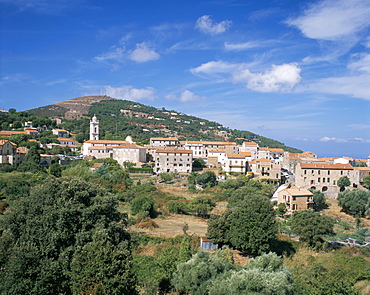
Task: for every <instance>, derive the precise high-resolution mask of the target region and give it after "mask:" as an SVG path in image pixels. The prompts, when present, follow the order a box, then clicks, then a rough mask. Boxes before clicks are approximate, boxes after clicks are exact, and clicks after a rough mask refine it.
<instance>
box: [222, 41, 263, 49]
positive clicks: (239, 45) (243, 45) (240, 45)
mask: <svg viewBox="0 0 370 295" xmlns="http://www.w3.org/2000/svg"><path fill="white" fill-rule="evenodd" d="M224 46H225V49H226V50H230V51H231V50H235V51H240V50H246V49H250V48H255V47H258V46H260V44H259V43H257V42H244V43H229V42H225V43H224Z"/></svg>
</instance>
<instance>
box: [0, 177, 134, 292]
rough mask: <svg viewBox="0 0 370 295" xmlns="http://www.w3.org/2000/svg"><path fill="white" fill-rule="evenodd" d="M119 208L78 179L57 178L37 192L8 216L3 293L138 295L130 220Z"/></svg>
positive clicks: (0, 261)
mask: <svg viewBox="0 0 370 295" xmlns="http://www.w3.org/2000/svg"><path fill="white" fill-rule="evenodd" d="M117 206H118V204H117V201H116V199H115V198H114V197H113V196H111V195H109V194H108V193H107V192H106V191H105V190H104V189H101V188H99V187H97V186H95V185H93V184H91V183H88V182H86V181H83V180H81V179H77V178H74V179H73V178H55V177H52V178H49V179H47V180H45V181H44V182H43V184H42V185H39V186H37V187H35V188H33V189H32V191H31V195H30V196H29V197H28V198H23V199H21V200H19V201H18V202H17V203H16V204H15V207H14V210H13V211H11V212H9V213H8V214H6V215H4V216H3V220H2V221H3V224H2V227H3V228H2V229H3V230H2V233H1V236H0V249H1V251H0V265H1V266H2V267H3V268H4V269H6V271H1V272H0V280H1V282H2V283H1V284H0V293H1V294H72V293H73V292H75V293H77V294H83V292H87V291H92V290H90V289H89V287H92V288H95V287H98V286H97V285H94V284H99V288H100V289H101V290H104V293H103V292H101V293H100V294H117V293H116V292H117V291H116V290H117V288H118V289H120V288H121V287H118V285H123V286H122V289H120V290H123V289H124V290H125V291H123V292H122V293H120V294H136V291H135V280H134V277H133V274H132V272H131V271H130V270H131V263H130V261H131V254H130V235H129V234H128V233H127V232H126V230H125V227H126V224H127V220H126V217H125V216H124V215H122V214H121V213H119V212H118V211H117ZM72 262H73V263H72ZM81 265H83V266H84V267H85V266H86V269H84V270H83V269H81ZM95 278H97V279H98V280H97V281H96V283H95V282H94V281H92V279H95Z"/></svg>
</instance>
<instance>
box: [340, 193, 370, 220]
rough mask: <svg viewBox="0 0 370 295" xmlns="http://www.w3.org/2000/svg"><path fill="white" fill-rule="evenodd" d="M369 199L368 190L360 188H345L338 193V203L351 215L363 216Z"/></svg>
mask: <svg viewBox="0 0 370 295" xmlns="http://www.w3.org/2000/svg"><path fill="white" fill-rule="evenodd" d="M369 199H370V191H366V190H362V189H358V188H357V189H354V190H345V191H343V192H341V193H339V194H338V204H339V206H341V207H342V208H343V211H344V212H346V213H348V214H351V215H359V216H363V215H364V213H365V209H366V208H365V207H366V205H367V204H368V202H369Z"/></svg>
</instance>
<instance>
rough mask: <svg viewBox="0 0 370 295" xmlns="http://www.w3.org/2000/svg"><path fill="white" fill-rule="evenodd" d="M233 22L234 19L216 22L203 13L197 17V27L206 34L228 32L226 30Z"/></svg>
mask: <svg viewBox="0 0 370 295" xmlns="http://www.w3.org/2000/svg"><path fill="white" fill-rule="evenodd" d="M231 23H232V21H229V20H224V21H222V22H219V23H216V22H215V21H213V20H212V19H211V18H210V16H209V15H203V16H201V17H200V18H198V19H197V22H196V23H195V28H197V29H199V30H200V31H201V32H203V33H205V34H211V35H218V34H222V33H224V32H226V30H227V29H228V28H229V27H230V26H231Z"/></svg>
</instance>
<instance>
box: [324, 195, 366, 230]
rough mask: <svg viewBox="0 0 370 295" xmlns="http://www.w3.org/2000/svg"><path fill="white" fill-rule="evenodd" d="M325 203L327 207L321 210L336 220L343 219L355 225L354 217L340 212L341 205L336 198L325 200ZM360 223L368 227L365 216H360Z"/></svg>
mask: <svg viewBox="0 0 370 295" xmlns="http://www.w3.org/2000/svg"><path fill="white" fill-rule="evenodd" d="M326 203H327V204H328V205H329V208H327V209H323V210H322V211H321V212H322V213H324V214H326V215H329V216H331V217H333V218H334V219H336V220H341V221H345V222H347V223H348V224H350V225H351V226H353V227H356V218H355V217H353V216H351V215H349V214H346V213H344V212H341V209H342V208H341V207H340V206H339V205H338V201H337V200H327V201H326ZM361 224H362V226H363V227H365V228H370V220H369V219H367V218H361Z"/></svg>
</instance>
